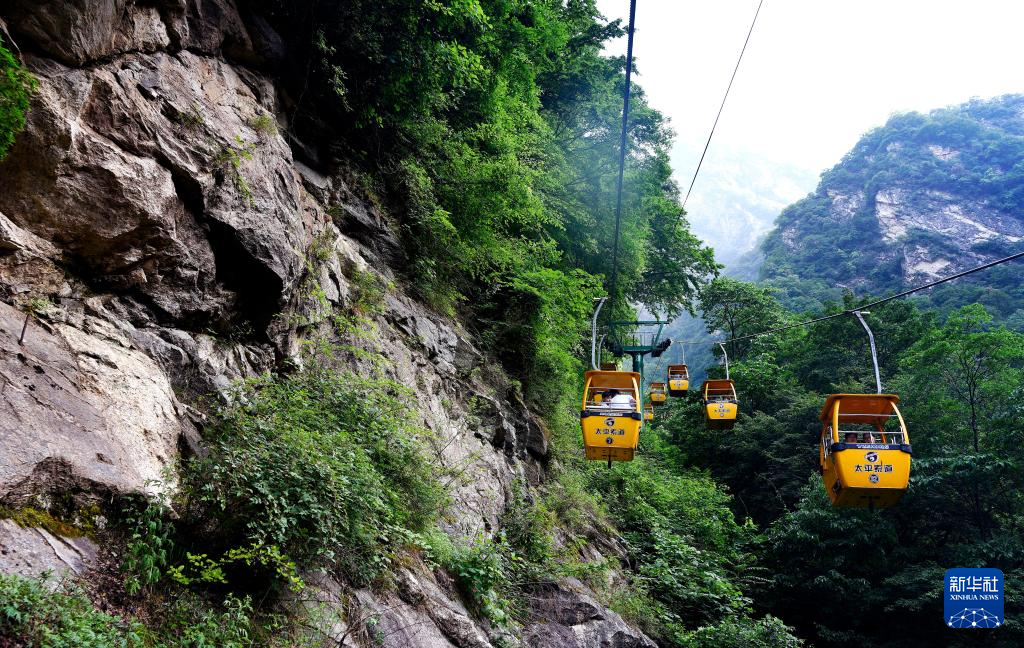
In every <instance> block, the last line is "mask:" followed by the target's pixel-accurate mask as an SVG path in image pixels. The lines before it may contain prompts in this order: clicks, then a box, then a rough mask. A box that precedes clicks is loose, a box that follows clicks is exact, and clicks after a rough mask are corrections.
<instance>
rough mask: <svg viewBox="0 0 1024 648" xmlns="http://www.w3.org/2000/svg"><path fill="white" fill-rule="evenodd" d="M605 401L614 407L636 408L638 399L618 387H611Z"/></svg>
mask: <svg viewBox="0 0 1024 648" xmlns="http://www.w3.org/2000/svg"><path fill="white" fill-rule="evenodd" d="M605 402H606V403H607V404H608V405H607V406H608V407H609V408H612V409H635V408H636V400H635V399H634V398H633V397H632V396H630V395H629V394H627V393H625V392H621V391H619V390H617V389H609V390H608V393H607V396H606V400H605Z"/></svg>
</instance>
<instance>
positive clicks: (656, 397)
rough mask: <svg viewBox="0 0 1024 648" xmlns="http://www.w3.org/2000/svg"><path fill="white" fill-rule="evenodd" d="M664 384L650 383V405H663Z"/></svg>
mask: <svg viewBox="0 0 1024 648" xmlns="http://www.w3.org/2000/svg"><path fill="white" fill-rule="evenodd" d="M666 398H667V396H666V395H665V383H663V382H652V383H651V403H653V404H655V405H664V404H665V399H666Z"/></svg>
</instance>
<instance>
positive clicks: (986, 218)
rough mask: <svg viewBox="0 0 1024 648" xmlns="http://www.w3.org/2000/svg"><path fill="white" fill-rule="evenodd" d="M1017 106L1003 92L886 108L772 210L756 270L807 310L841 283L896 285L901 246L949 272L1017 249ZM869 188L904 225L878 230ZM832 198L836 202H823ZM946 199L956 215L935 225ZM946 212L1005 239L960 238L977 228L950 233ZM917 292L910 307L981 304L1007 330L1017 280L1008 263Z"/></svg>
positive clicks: (1023, 199)
mask: <svg viewBox="0 0 1024 648" xmlns="http://www.w3.org/2000/svg"><path fill="white" fill-rule="evenodd" d="M1022 106H1024V96H1021V95H1007V96H1004V97H999V98H996V99H990V100H972V101H970V102H968V103H966V104H962V105H959V106H953V107H950V108H943V109H939V110H934V111H932V112H930V113H928V114H926V115H923V114H920V113H905V114H897V115H894V116H893V117H891V118H890V119H889V121H888V122H887V123H886V124H885V125H884V126H882V127H879V128H877V129H875V130H873V131H871V132H869V133H868V134H866V135H865V136H864V137H863V138H861V140H860V141H859V142H858V143H857V145H856V146H855V147H854V148H853V149H852V150H851V151H850V152H849V153H847V154H846V155H845V156H844V157H843V159H842V161H840V162H839V163H838V164H837V165H836V166H835V167H833V168H832V169H830V170H828V171H826V172H825V173H824V174H822V177H821V182H820V183H819V185H818V187H817V189H816V190H815V191H814V193H812V194H811V195H809V196H808V197H807V198H804V199H803V200H801V201H799V202H797V203H795V204H793V205H791V206H789V207H788V208H786V210H784V211H783V212H782V214H781V215H780V216H779V219H778V221H777V223H776V228H775V230H773V231H772V233H770V234H769V235H768V237H767V238H766V240H765V241H764V243H763V244H762V249H763V251H764V253H765V260H764V263H763V265H762V268H761V276H762V278H764V279H766V280H767V281H769V282H770V283H771V284H772V285H774V286H776V287H778V288H779V289H780V291H781V292H780V299H782V300H783V302H784V303H785V304H786V305H788V306H790V307H793V308H796V309H811V308H812V307H815V306H818V305H820V304H822V303H823V302H824V301H826V300H829V299H831V300H833V301H836V300H839V299H841V296H842V287H846V288H848V289H853V290H856V291H857V292H859V293H871V294H876V295H884V294H887V293H892V292H896V291H897V290H899V289H902V288H906V287H908V286H907V285H906V281H905V279H904V278H905V276H906V275H907V273H908V272H909V270H910V269H909V268H908V267H907V266H908V264H909V261H908V260H907V256H908V254H907V253H906V252H907V251H909V252H911V253H912V254H916V255H922V254H923V255H924V256H926V257H927V258H928V260H930V261H935V260H942V259H947V260H950V261H952V262H953V265H952V266H950V270H952V268H957V269H964V268H966V267H969V266H971V265H977V264H975V263H966V262H961V261H960V260H961V259H971V260H974V259H983V260H990V259H994V258H999V257H1002V256H1007V255H1009V254H1012V253H1015V252H1019V251H1020V250H1021V249H1022V248H1021V243H1020V241H1019V238H1020V236H1019V234H1020V232H1021V231H1024V230H1022V226H1024V223H1022V221H1021V210H1022V208H1024V166H1022V164H1021V160H1022V159H1024V120H1022V119H1021V107H1022ZM881 191H887V192H889V193H890V194H891V193H892V192H898V195H899V197H900V201H901V202H900V204H899V205H898V209H899V210H901V213H902V214H904V218H907V217H908V216H909V218H910V221H911V224H910V226H907V227H905V228H904V229H905V231H899V232H894V233H893V235H892V236H895V240H892V238H891V237H890V238H886V232H885V231H884V229H885V225H884V224H883V223H882V222H881V220H880V217H879V215H878V214H879V208H878V206H877V205H876V200H878V197H879V192H881ZM837 196H838V197H839V198H840V199H841V200H840V201H839V202H834V201H835V200H836V199H837V198H836V197H837ZM949 205H954V206H955V209H954V210H953V211H954V212H955V214H956V215H955V216H954V217H953V219H952V221H951V222H941V221H940V218H939V215H938V214H936V212H939V211H942V210H943V209H948V208H949ZM958 218H966V219H976V220H978V221H979V222H983V223H987V224H988V226H989V227H991V228H994V230H996V231H1003V232H1006V233H1009V235H1008V236H991V235H987V236H976V237H974V238H970V237H967V236H965V235H964V234H963V231H968V232H971V233H973V234H977V232H973V231H972V230H971V228H970V227H968V228H967V229H966V230H960V229H958V224H957V223H956V219H958ZM914 221H920V222H921V223H922V224H925V225H928V227H918V226H915V225H914ZM929 221H932V222H931V223H929ZM1014 233H1016V234H1014ZM1015 239H1018V240H1015ZM979 263H980V261H979ZM923 282H924V281H923V280H922V281H918V282H915V283H923ZM920 299H921V300H922V304H921V305H922V307H925V308H934V309H937V310H939V311H940V312H943V313H949V312H950V311H952V310H955V309H956V308H957V307H958V306H959V305H961V304H967V303H981V304H983V305H984V306H985V307H986V308H987V309H989V311H990V312H991V313H992V315H993V316H994V317H996V319H998V320H1000V321H1005V322H1007V323H1008V324H1009V325H1010V326H1012V327H1014V328H1016V329H1017V330H1021V324H1022V322H1024V287H1022V285H1021V282H1020V281H1019V273H1018V272H1017V271H1016V270H1015V269H1014V268H1012V267H1004V268H996V269H994V270H993V271H992V272H991V273H990V274H988V275H986V276H985V277H984V279H983V280H981V279H975V278H968V279H965V280H964V281H962V282H958V283H956V284H951V285H945V286H941V287H939V288H937V289H936V290H935V291H933V292H932V293H929V294H928V295H927V296H926V297H921V298H920Z"/></svg>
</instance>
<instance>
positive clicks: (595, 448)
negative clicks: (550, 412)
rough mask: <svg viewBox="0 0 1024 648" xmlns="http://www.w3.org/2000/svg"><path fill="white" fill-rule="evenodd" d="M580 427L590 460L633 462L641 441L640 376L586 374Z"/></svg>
mask: <svg viewBox="0 0 1024 648" xmlns="http://www.w3.org/2000/svg"><path fill="white" fill-rule="evenodd" d="M584 376H585V379H586V384H585V386H584V389H583V409H582V410H581V411H580V423H581V426H582V428H583V445H584V447H585V448H586V453H587V459H592V460H596V461H605V460H606V461H608V465H609V466H610V465H611V462H613V461H632V460H633V454H634V453H635V452H636V446H637V442H638V441H639V440H640V427H641V425H642V423H643V421H642V418H643V415H642V414H641V411H640V374H639V373H637V372H634V371H588V372H587V373H586V374H584Z"/></svg>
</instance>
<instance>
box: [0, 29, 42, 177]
mask: <svg viewBox="0 0 1024 648" xmlns="http://www.w3.org/2000/svg"><path fill="white" fill-rule="evenodd" d="M37 85H38V84H37V82H36V79H35V77H33V76H32V75H31V74H30V73H29V72H28V71H26V70H25V68H24V67H23V66H22V65H21V63H20V62H19V61H18V59H16V58H14V55H13V54H11V52H10V50H8V49H7V48H5V47H4V43H3V39H0V160H2V159H4V157H6V156H7V152H8V151H10V150H11V147H12V146H14V138H15V137H16V136H17V134H18V133H20V132H21V131H22V129H24V128H25V113H26V112H28V105H29V100H30V99H31V97H32V93H34V92H35V91H36V87H37Z"/></svg>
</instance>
